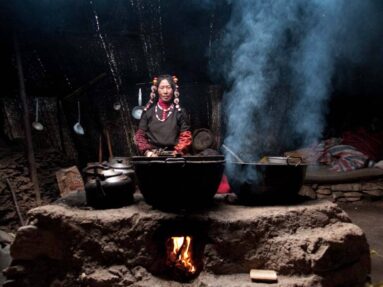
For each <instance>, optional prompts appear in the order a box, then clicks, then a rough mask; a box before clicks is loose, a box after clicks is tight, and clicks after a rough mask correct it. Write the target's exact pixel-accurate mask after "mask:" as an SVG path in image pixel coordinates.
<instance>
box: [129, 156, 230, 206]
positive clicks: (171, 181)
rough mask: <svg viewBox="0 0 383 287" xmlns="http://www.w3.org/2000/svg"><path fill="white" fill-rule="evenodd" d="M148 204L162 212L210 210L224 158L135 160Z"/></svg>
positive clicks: (141, 189) (192, 157) (133, 159)
mask: <svg viewBox="0 0 383 287" xmlns="http://www.w3.org/2000/svg"><path fill="white" fill-rule="evenodd" d="M132 163H133V165H134V168H135V172H136V176H137V179H138V186H139V188H140V191H141V193H142V194H143V196H144V198H145V201H146V202H147V203H148V204H150V205H152V206H154V207H157V208H160V209H172V210H177V209H198V208H202V207H206V206H208V205H209V204H210V203H211V201H212V199H213V197H214V194H215V193H216V191H217V188H218V185H219V183H220V181H221V178H222V174H223V170H224V167H225V166H224V164H225V160H224V157H223V156H204V157H197V156H185V157H181V158H179V157H161V156H160V157H142V156H136V157H133V158H132Z"/></svg>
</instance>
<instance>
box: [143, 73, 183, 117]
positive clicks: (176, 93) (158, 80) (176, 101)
mask: <svg viewBox="0 0 383 287" xmlns="http://www.w3.org/2000/svg"><path fill="white" fill-rule="evenodd" d="M163 80H167V81H168V83H169V84H170V86H171V87H172V89H173V91H174V92H173V94H174V97H173V102H174V105H175V107H176V109H177V110H178V111H181V107H180V100H179V96H180V93H179V90H178V88H179V86H178V78H177V77H176V76H170V75H160V76H158V77H154V78H153V81H152V86H151V92H150V99H149V101H148V103H147V104H146V106H145V108H144V111H147V110H148V109H149V108H150V107H151V105H152V104H153V103H154V100H155V98H156V94H157V90H158V86H159V84H160V83H161V82H162V81H163Z"/></svg>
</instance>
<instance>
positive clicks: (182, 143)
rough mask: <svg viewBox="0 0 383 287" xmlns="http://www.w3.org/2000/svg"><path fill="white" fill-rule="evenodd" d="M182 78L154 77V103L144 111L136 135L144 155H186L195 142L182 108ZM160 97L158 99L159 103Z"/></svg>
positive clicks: (136, 140)
mask: <svg viewBox="0 0 383 287" xmlns="http://www.w3.org/2000/svg"><path fill="white" fill-rule="evenodd" d="M177 82H178V79H177V78H176V77H175V76H173V77H171V76H169V75H161V76H159V77H158V78H154V80H153V85H152V88H151V93H150V100H149V102H148V104H147V105H146V106H145V108H144V112H143V114H142V117H141V120H140V123H139V125H138V130H137V132H136V134H135V136H134V139H135V142H136V145H137V148H138V150H139V151H140V153H141V154H143V155H145V156H148V157H153V156H158V155H160V153H161V151H164V150H166V151H172V154H173V155H174V156H176V155H178V154H179V155H184V154H186V153H187V152H188V149H189V147H190V146H191V143H192V135H191V132H190V125H189V123H188V118H187V115H186V112H185V110H184V109H183V108H181V107H180V105H179V92H178V85H177ZM157 94H158V100H157V102H155V99H156V96H157Z"/></svg>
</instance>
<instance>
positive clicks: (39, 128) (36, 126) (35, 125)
mask: <svg viewBox="0 0 383 287" xmlns="http://www.w3.org/2000/svg"><path fill="white" fill-rule="evenodd" d="M32 127H33V128H34V129H35V130H37V131H42V130H43V129H44V126H43V125H42V124H41V123H39V99H36V118H35V121H34V122H33V123H32Z"/></svg>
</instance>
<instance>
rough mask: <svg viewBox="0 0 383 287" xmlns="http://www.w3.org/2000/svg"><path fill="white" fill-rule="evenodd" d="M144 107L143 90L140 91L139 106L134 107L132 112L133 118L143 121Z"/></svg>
mask: <svg viewBox="0 0 383 287" xmlns="http://www.w3.org/2000/svg"><path fill="white" fill-rule="evenodd" d="M143 111H144V107H143V106H142V91H141V88H140V89H139V90H138V106H136V107H134V108H133V110H132V116H133V118H135V119H136V120H139V119H141V116H142V113H143Z"/></svg>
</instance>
